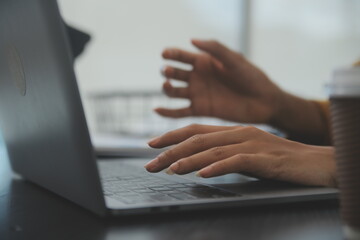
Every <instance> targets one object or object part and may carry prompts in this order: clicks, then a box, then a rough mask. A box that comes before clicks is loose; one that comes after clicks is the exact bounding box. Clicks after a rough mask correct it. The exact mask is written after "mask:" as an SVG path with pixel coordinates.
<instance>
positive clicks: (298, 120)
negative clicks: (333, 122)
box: [270, 92, 329, 145]
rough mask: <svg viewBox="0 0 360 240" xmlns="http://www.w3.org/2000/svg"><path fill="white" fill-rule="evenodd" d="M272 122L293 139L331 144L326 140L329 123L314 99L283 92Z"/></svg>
mask: <svg viewBox="0 0 360 240" xmlns="http://www.w3.org/2000/svg"><path fill="white" fill-rule="evenodd" d="M270 124H271V125H273V126H274V127H276V128H279V129H281V130H283V131H285V132H286V133H287V134H288V136H289V138H290V139H292V140H296V141H301V142H305V143H311V144H320V145H323V144H329V143H328V142H326V143H325V140H324V139H325V136H327V135H328V133H327V131H328V128H327V124H326V122H324V119H323V117H322V113H321V111H320V109H319V107H318V106H317V105H316V103H315V102H313V101H310V100H306V99H303V98H300V97H297V96H294V95H292V94H289V93H286V92H283V93H282V94H281V95H280V96H279V103H278V106H277V109H276V111H275V112H274V117H273V118H272V121H271V122H270Z"/></svg>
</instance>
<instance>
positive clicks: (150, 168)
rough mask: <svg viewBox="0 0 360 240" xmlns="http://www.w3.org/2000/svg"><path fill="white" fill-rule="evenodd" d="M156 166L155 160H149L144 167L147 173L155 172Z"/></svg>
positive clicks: (156, 161)
mask: <svg viewBox="0 0 360 240" xmlns="http://www.w3.org/2000/svg"><path fill="white" fill-rule="evenodd" d="M157 164H158V159H157V158H155V159H154V160H151V161H150V162H148V163H147V164H146V165H145V166H144V167H145V168H146V170H148V171H149V172H152V171H155V170H156V168H157Z"/></svg>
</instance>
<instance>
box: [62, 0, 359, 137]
mask: <svg viewBox="0 0 360 240" xmlns="http://www.w3.org/2000/svg"><path fill="white" fill-rule="evenodd" d="M59 4H60V8H61V11H62V15H63V17H64V19H65V21H66V22H67V23H68V24H69V25H71V26H73V27H75V28H78V29H80V30H82V31H84V32H86V33H88V34H90V35H91V41H90V43H89V44H88V45H87V47H86V49H85V52H84V53H83V54H82V55H81V56H80V57H79V58H78V59H77V60H76V63H75V71H76V74H77V77H78V83H79V86H80V91H81V94H82V98H83V102H84V106H85V110H86V115H87V119H88V123H89V126H90V130H91V133H92V134H93V135H94V134H95V135H102V134H112V135H121V136H124V135H132V136H152V135H157V134H159V133H161V132H164V131H167V130H169V129H172V128H177V127H181V126H184V125H187V124H190V123H194V122H197V123H207V124H233V123H227V122H223V121H220V120H216V119H209V118H196V119H195V118H186V119H179V120H169V119H164V118H161V117H159V116H157V115H156V114H155V113H153V111H152V109H153V108H154V107H158V106H170V107H178V106H183V105H186V104H188V103H187V102H186V101H185V100H169V99H167V98H166V97H164V96H163V94H162V93H161V85H162V83H163V81H164V79H163V78H162V77H161V75H160V68H161V67H162V66H163V65H164V64H166V63H165V62H164V61H163V60H162V59H161V56H160V54H161V51H162V50H163V49H164V48H165V47H171V46H176V47H180V48H184V49H187V50H191V51H196V49H194V48H193V47H192V46H191V45H190V39H191V38H200V39H217V40H219V41H221V42H223V43H224V44H226V45H228V46H229V47H230V48H232V49H234V50H236V51H239V52H242V53H244V54H245V55H246V56H247V57H248V58H249V59H250V60H251V61H252V62H254V63H255V64H256V65H258V66H259V67H260V68H262V69H263V70H264V71H265V72H266V73H267V74H268V75H269V76H270V77H271V79H272V80H273V81H274V82H276V83H277V84H279V85H280V86H281V87H282V88H284V89H286V90H287V91H290V92H292V93H294V94H297V95H299V96H302V97H306V98H318V99H323V98H326V97H327V95H326V91H325V84H326V83H327V81H328V80H329V79H330V76H331V72H332V71H333V69H335V68H338V67H342V66H346V65H351V63H352V62H353V61H355V60H357V59H358V58H359V57H360V17H359V16H360V1H358V0H317V1H313V0H292V1H288V0H226V1H224V0H172V1H168V0H151V1H145V0H121V1H118V0H102V1H98V0H59ZM184 67H185V68H186V67H188V66H184Z"/></svg>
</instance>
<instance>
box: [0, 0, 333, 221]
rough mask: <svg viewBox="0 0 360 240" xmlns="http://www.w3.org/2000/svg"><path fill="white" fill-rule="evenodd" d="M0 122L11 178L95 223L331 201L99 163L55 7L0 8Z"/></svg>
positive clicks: (239, 182) (327, 195) (328, 194)
mask: <svg viewBox="0 0 360 240" xmlns="http://www.w3.org/2000/svg"><path fill="white" fill-rule="evenodd" d="M114 27H115V26H114ZM134 51H136V49H134ZM0 121H1V131H2V133H3V136H4V139H5V142H6V146H7V150H8V154H9V158H10V162H11V166H12V169H13V170H14V171H15V172H16V173H18V174H20V175H21V176H22V177H23V178H24V179H27V180H29V181H31V182H33V183H35V184H37V185H40V186H42V187H44V188H46V189H48V190H50V191H52V192H54V193H56V194H58V195H60V196H62V197H64V198H67V199H68V200H70V201H72V202H75V203H77V204H78V205H80V206H82V207H84V208H86V209H88V210H90V211H92V212H94V213H96V214H99V215H108V214H114V215H130V214H145V213H151V212H161V211H182V210H195V209H205V208H221V207H233V206H248V205H256V204H272V203H283V202H291V201H310V200H320V199H331V198H336V197H337V190H336V189H330V188H318V187H306V186H298V185H292V184H288V183H282V182H275V181H264V180H257V179H253V178H248V177H245V176H242V175H240V174H230V175H226V176H223V177H217V178H213V179H208V180H205V179H199V178H195V177H194V176H193V175H192V174H189V175H185V176H183V177H180V176H167V175H166V174H164V173H157V174H150V173H147V172H146V171H145V170H144V168H143V165H144V164H145V163H146V162H147V161H148V159H118V160H111V161H109V160H108V161H99V160H97V159H96V158H95V154H94V150H93V147H92V143H91V140H90V137H89V132H88V128H87V125H86V119H85V116H84V112H83V107H82V104H81V100H80V95H79V90H78V86H77V83H76V79H75V75H74V71H73V62H72V56H71V55H70V50H69V42H68V40H67V36H66V33H65V28H64V25H63V21H62V19H61V17H60V14H59V9H58V6H57V3H56V1H55V0H0Z"/></svg>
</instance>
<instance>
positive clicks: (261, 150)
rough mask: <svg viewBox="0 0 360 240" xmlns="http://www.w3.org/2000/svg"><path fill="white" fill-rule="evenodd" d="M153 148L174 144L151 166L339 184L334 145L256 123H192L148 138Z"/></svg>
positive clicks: (170, 170) (171, 171) (181, 171)
mask: <svg viewBox="0 0 360 240" xmlns="http://www.w3.org/2000/svg"><path fill="white" fill-rule="evenodd" d="M149 145H150V146H151V147H154V148H162V147H166V146H171V145H175V146H174V147H172V148H171V149H169V150H167V151H165V152H163V153H162V154H160V155H159V156H158V157H157V158H155V159H154V160H152V161H151V162H149V163H148V164H147V165H146V166H145V168H146V169H147V170H148V171H149V172H159V171H161V170H163V169H166V168H167V172H168V173H169V174H174V173H175V174H187V173H190V172H193V171H198V172H197V175H198V176H199V177H204V178H209V177H214V176H219V175H223V174H227V173H245V174H249V175H251V176H256V177H260V178H268V179H276V180H282V181H288V182H293V183H300V184H306V185H317V186H332V187H334V186H336V180H335V161H334V150H333V148H332V147H319V146H312V145H306V144H302V143H298V142H293V141H290V140H287V139H283V138H280V137H277V136H274V135H272V134H270V133H267V132H264V131H262V130H259V129H257V128H254V127H220V126H207V125H190V126H188V127H185V128H181V129H177V130H174V131H170V132H168V133H166V134H164V135H162V136H160V137H158V138H155V139H153V140H151V141H150V142H149Z"/></svg>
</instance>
